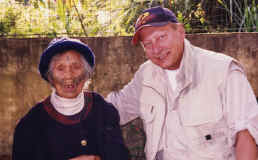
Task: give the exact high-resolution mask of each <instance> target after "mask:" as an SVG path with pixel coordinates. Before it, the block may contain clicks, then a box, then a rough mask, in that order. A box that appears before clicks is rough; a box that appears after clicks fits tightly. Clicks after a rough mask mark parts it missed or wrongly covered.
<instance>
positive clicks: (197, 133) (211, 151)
mask: <svg viewBox="0 0 258 160" xmlns="http://www.w3.org/2000/svg"><path fill="white" fill-rule="evenodd" d="M199 122H200V121H199ZM182 127H183V130H184V133H185V134H186V137H187V139H188V141H189V144H190V147H191V149H193V150H194V153H195V154H197V155H199V156H200V157H207V158H215V159H218V160H219V159H228V158H229V157H230V156H232V155H231V152H232V149H233V146H230V144H229V139H228V132H229V130H228V127H227V123H226V121H225V119H224V118H221V119H220V120H218V121H210V122H209V123H205V122H204V123H199V124H195V125H189V124H187V125H184V122H182Z"/></svg>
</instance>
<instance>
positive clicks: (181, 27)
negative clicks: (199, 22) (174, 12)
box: [177, 23, 185, 35]
mask: <svg viewBox="0 0 258 160" xmlns="http://www.w3.org/2000/svg"><path fill="white" fill-rule="evenodd" d="M177 25H178V31H179V32H180V33H181V34H184V35H185V27H184V24H182V23H178V24H177Z"/></svg>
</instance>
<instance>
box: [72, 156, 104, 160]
mask: <svg viewBox="0 0 258 160" xmlns="http://www.w3.org/2000/svg"><path fill="white" fill-rule="evenodd" d="M69 160H101V159H100V157H99V156H93V155H81V156H78V157H75V158H72V159H69Z"/></svg>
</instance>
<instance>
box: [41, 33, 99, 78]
mask: <svg viewBox="0 0 258 160" xmlns="http://www.w3.org/2000/svg"><path fill="white" fill-rule="evenodd" d="M69 50H75V51H77V52H78V53H80V54H81V55H82V56H83V57H84V58H85V60H86V62H88V64H89V65H90V67H91V68H93V67H94V64H95V55H94V53H93V52H92V50H91V49H90V48H89V47H88V46H87V45H86V44H84V43H82V42H81V41H80V40H77V39H71V38H58V39H53V40H52V41H51V42H50V43H49V44H48V47H47V48H46V49H45V50H44V51H43V53H42V55H41V57H40V62H39V66H38V69H39V72H40V75H41V77H42V78H43V79H45V80H46V81H48V78H47V77H46V76H47V75H46V72H47V71H48V67H49V63H50V61H51V59H52V58H53V56H55V55H56V54H58V53H63V52H65V51H69Z"/></svg>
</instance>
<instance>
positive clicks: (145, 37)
mask: <svg viewBox="0 0 258 160" xmlns="http://www.w3.org/2000/svg"><path fill="white" fill-rule="evenodd" d="M171 25H172V24H167V25H165V26H160V27H144V28H143V29H141V30H140V31H139V36H140V40H141V44H142V46H143V48H144V50H145V54H146V56H147V58H148V59H150V60H151V61H152V62H153V63H154V64H156V65H158V66H160V67H161V68H163V69H169V70H174V69H177V68H179V66H180V62H181V59H182V56H183V51H184V38H185V32H184V28H183V26H181V25H178V26H177V28H175V29H174V28H172V26H171ZM174 25H177V24H174Z"/></svg>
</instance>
